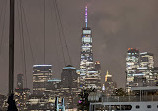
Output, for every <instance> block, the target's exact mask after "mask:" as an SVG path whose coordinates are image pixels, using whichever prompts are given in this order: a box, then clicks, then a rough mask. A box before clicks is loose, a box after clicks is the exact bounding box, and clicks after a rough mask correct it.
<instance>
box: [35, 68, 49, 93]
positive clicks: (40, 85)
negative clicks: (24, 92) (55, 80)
mask: <svg viewBox="0 0 158 111" xmlns="http://www.w3.org/2000/svg"><path fill="white" fill-rule="evenodd" d="M51 77H52V65H34V66H33V94H35V95H43V93H44V91H45V90H46V83H47V81H48V80H49V79H51Z"/></svg>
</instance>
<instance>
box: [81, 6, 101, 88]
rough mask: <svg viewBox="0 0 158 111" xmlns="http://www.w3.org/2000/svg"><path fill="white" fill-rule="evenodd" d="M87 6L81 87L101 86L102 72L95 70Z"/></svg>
mask: <svg viewBox="0 0 158 111" xmlns="http://www.w3.org/2000/svg"><path fill="white" fill-rule="evenodd" d="M87 16H88V14H87V6H86V8H85V27H84V28H82V46H81V62H80V87H81V88H83V87H85V88H91V87H92V88H101V84H100V85H99V86H98V84H96V83H98V81H100V73H98V71H96V70H95V68H94V62H93V52H92V30H91V28H90V27H88V19H87Z"/></svg>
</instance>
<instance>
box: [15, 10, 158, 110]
mask: <svg viewBox="0 0 158 111" xmlns="http://www.w3.org/2000/svg"><path fill="white" fill-rule="evenodd" d="M87 16H88V15H87V7H86V8H85V27H83V28H82V35H81V56H80V57H81V58H80V68H79V69H78V70H77V69H76V68H75V67H73V66H72V65H67V66H66V67H64V68H63V69H62V73H61V79H57V78H53V71H52V65H34V66H33V93H32V94H31V91H30V89H28V88H24V85H23V74H18V75H17V88H16V89H15V100H16V103H17V107H18V109H19V110H21V111H23V110H43V111H46V110H54V109H55V108H56V106H58V105H57V104H58V102H56V101H55V99H56V97H60V98H61V100H60V99H59V103H60V102H61V101H62V100H63V99H62V98H64V100H65V106H64V107H65V108H67V109H73V108H77V104H78V101H79V100H80V98H79V96H78V95H79V93H80V92H81V91H82V90H85V89H90V88H91V89H95V90H97V91H99V92H103V93H104V94H105V95H106V96H111V95H114V90H115V89H116V87H117V85H116V83H115V82H114V81H113V80H112V75H110V74H109V72H108V71H107V73H106V75H105V79H104V83H103V85H102V84H101V64H100V62H99V61H96V62H94V59H93V50H92V30H91V28H90V27H88V19H87ZM157 75H158V68H157V67H154V55H153V54H152V53H148V52H142V53H140V52H139V50H138V49H133V48H129V49H128V51H127V57H126V80H127V81H126V91H127V92H130V89H131V87H137V86H139V87H142V86H156V85H157V82H158V80H157Z"/></svg>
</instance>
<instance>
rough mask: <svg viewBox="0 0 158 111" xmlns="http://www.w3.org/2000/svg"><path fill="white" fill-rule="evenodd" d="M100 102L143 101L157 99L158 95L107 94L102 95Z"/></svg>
mask: <svg viewBox="0 0 158 111" xmlns="http://www.w3.org/2000/svg"><path fill="white" fill-rule="evenodd" d="M101 101H102V102H143V101H144V102H145V101H158V95H154V96H153V95H151V96H107V97H102V99H101Z"/></svg>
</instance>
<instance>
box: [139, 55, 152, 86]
mask: <svg viewBox="0 0 158 111" xmlns="http://www.w3.org/2000/svg"><path fill="white" fill-rule="evenodd" d="M139 64H140V65H139V66H140V67H139V69H138V72H139V73H142V74H143V76H144V77H145V78H146V85H148V86H151V85H154V84H155V83H154V81H155V77H154V75H153V73H152V69H153V68H154V55H153V54H152V53H148V52H143V53H140V63H139Z"/></svg>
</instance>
